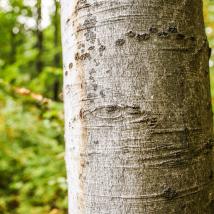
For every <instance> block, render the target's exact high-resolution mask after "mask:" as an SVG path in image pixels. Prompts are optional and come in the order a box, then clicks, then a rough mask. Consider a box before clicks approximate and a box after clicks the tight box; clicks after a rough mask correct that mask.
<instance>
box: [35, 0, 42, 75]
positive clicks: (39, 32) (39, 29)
mask: <svg viewBox="0 0 214 214" xmlns="http://www.w3.org/2000/svg"><path fill="white" fill-rule="evenodd" d="M36 9H37V14H36V15H37V17H36V39H37V41H36V48H37V49H38V54H37V59H36V71H37V73H38V74H39V73H40V72H41V71H42V69H43V60H42V54H43V32H42V0H37V3H36Z"/></svg>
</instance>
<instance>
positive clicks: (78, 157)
mask: <svg viewBox="0 0 214 214" xmlns="http://www.w3.org/2000/svg"><path fill="white" fill-rule="evenodd" d="M61 4H62V13H61V15H62V35H63V40H62V41H63V56H64V101H65V138H66V163H67V172H68V183H69V213H70V214H84V213H87V214H89V213H90V214H101V213H103V214H104V213H105V214H107V213H108V214H124V213H127V214H150V213H157V214H168V213H170V214H171V213H179V214H183V213H188V214H192V213H198V214H209V213H210V214H211V213H213V195H212V192H211V187H212V181H213V171H212V111H211V101H210V87H209V67H208V59H209V47H208V42H207V38H206V35H205V32H204V23H203V14H202V2H201V1H200V0H176V1H163V0H156V1H154V0H144V1H137V0H103V1H101V0H97V1H95V0H87V1H86V0H73V1H71V0H62V1H61Z"/></svg>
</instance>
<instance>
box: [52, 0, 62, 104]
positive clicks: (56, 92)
mask: <svg viewBox="0 0 214 214" xmlns="http://www.w3.org/2000/svg"><path fill="white" fill-rule="evenodd" d="M54 6H55V11H54V16H53V25H54V46H55V47H56V49H57V52H56V53H55V55H54V63H53V64H54V65H55V67H56V68H57V67H59V65H60V57H61V56H60V53H59V34H60V29H59V28H60V26H59V2H58V1H57V0H54ZM59 90H60V80H59V78H58V77H56V79H55V81H54V83H53V99H54V100H56V101H57V100H59Z"/></svg>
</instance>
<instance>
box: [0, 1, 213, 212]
mask: <svg viewBox="0 0 214 214" xmlns="http://www.w3.org/2000/svg"><path fill="white" fill-rule="evenodd" d="M204 17H205V24H206V33H207V36H208V39H209V43H210V47H211V48H214V1H212V0H210V1H209V0H204ZM209 64H210V79H211V93H212V103H213V104H214V51H213V52H212V56H211V59H210V62H209ZM62 66H63V65H62V56H61V36H60V4H59V1H58V0H0V213H2V214H11V213H13V214H26V213H28V214H66V213H67V184H66V170H65V163H64V137H63V136H64V131H63V97H62ZM213 110H214V105H213Z"/></svg>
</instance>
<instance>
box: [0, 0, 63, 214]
mask: <svg viewBox="0 0 214 214" xmlns="http://www.w3.org/2000/svg"><path fill="white" fill-rule="evenodd" d="M25 2H27V1H23V0H10V1H7V0H0V41H1V42H0V213H3V214H16V213H17V214H25V213H28V214H43V213H44V214H46V213H50V214H64V213H67V183H66V172H65V163H64V139H63V132H64V130H63V110H62V102H61V101H60V99H59V96H58V95H59V94H60V93H61V87H62V86H61V85H62V69H61V68H62V63H61V46H60V43H61V42H60V40H61V39H60V17H59V2H58V1H54V0H52V1H50V2H52V7H50V8H49V10H46V12H48V13H50V14H49V17H50V21H49V23H46V24H45V26H42V23H41V22H42V20H41V17H39V12H41V11H38V8H39V7H41V8H42V6H43V5H39V4H40V3H41V2H40V0H35V1H31V5H27V4H25ZM28 2H30V1H28ZM32 2H34V3H32ZM32 4H33V5H32ZM56 8H57V10H56ZM40 61H41V62H40ZM38 62H40V66H39V68H40V69H41V70H38Z"/></svg>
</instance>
